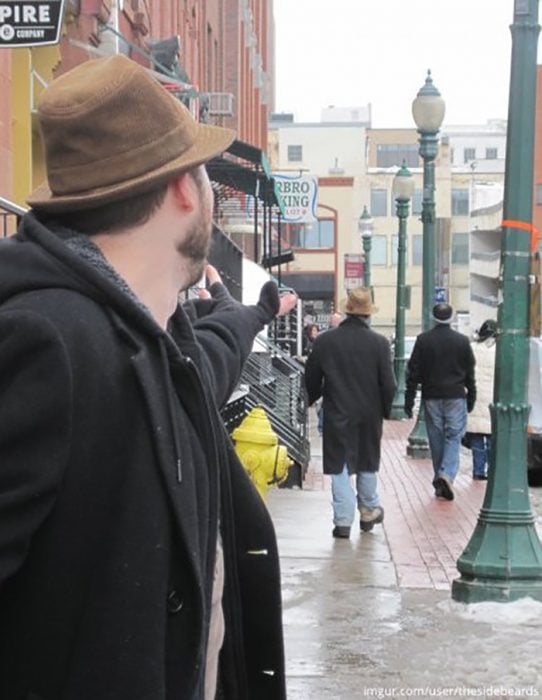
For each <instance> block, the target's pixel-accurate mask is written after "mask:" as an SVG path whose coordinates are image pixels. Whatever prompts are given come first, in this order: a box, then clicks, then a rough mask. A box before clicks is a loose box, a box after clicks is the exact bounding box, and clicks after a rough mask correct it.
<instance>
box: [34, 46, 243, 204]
mask: <svg viewBox="0 0 542 700" xmlns="http://www.w3.org/2000/svg"><path fill="white" fill-rule="evenodd" d="M38 118H39V124H40V130H41V135H42V140H43V145H44V148H45V162H46V169H47V182H46V183H44V184H43V185H41V186H40V187H38V188H37V189H36V190H34V192H32V193H31V195H30V196H29V197H28V199H27V202H28V204H30V206H32V207H34V208H36V209H43V210H47V211H51V212H61V211H70V210H74V209H91V208H93V207H96V206H99V205H100V204H105V203H107V202H113V201H116V200H119V199H124V198H126V197H130V196H132V195H135V194H138V193H141V192H145V191H147V190H149V189H151V188H152V187H153V186H154V185H159V184H161V183H165V182H167V181H168V180H169V179H171V178H173V177H175V175H177V174H178V173H180V172H182V171H184V170H187V169H188V168H191V167H193V166H196V165H199V164H201V163H205V162H206V161H208V160H210V159H211V158H213V157H214V156H216V155H219V154H220V153H222V152H223V151H225V150H226V149H227V148H228V146H229V145H230V144H231V142H232V141H233V139H234V138H235V132H234V131H232V130H231V129H223V128H221V127H217V126H210V125H207V124H199V123H198V122H196V121H195V120H194V119H193V117H192V115H191V114H190V112H189V111H188V110H187V109H186V107H184V105H183V104H181V102H179V100H177V99H175V98H174V97H172V96H171V95H170V94H169V93H168V92H167V91H166V90H165V89H164V88H163V87H162V86H161V85H160V83H159V82H158V81H157V80H156V79H155V78H154V77H153V76H152V75H151V74H150V73H149V72H148V71H147V70H145V69H144V68H142V67H141V66H140V65H138V64H137V63H135V62H134V61H131V60H130V59H128V58H126V57H125V56H113V57H110V58H100V59H97V60H93V61H87V62H85V63H83V64H81V65H79V66H77V67H76V68H74V69H73V70H71V71H69V72H68V73H66V74H64V75H62V76H61V77H59V78H57V79H56V80H54V81H53V82H52V83H51V84H50V85H49V86H48V87H47V88H46V89H45V90H44V92H43V93H42V96H41V99H40V101H39V105H38Z"/></svg>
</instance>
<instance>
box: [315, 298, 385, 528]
mask: <svg viewBox="0 0 542 700" xmlns="http://www.w3.org/2000/svg"><path fill="white" fill-rule="evenodd" d="M342 310H343V311H344V313H346V318H345V320H344V321H342V323H340V324H339V326H338V327H337V328H332V329H330V330H329V331H326V333H322V334H321V335H319V336H318V337H317V338H316V340H315V341H314V346H313V349H312V353H311V354H310V355H309V357H308V359H307V363H306V365H305V384H306V387H307V392H308V395H309V403H310V404H312V403H314V402H315V401H316V400H317V399H319V398H320V396H322V397H323V414H324V433H323V439H324V443H323V449H324V474H331V489H332V498H333V523H334V528H333V532H332V534H333V536H334V537H339V538H348V537H350V528H351V526H352V522H353V520H354V515H355V511H356V503H357V506H358V509H359V513H360V529H361V531H362V532H368V531H370V530H372V529H373V527H374V526H375V525H376V524H377V523H381V522H382V521H383V519H384V509H383V508H382V506H381V505H380V500H379V497H378V490H377V472H378V469H379V466H380V441H381V438H382V420H383V418H387V417H388V416H389V413H390V411H391V404H392V401H393V396H394V393H395V378H394V375H393V370H392V365H391V355H390V344H389V342H388V341H387V340H386V338H384V336H382V335H379V334H378V333H375V332H374V331H372V330H371V328H370V326H369V322H370V318H371V315H372V314H373V313H374V312H375V311H376V310H377V309H376V308H375V307H374V306H373V303H372V299H371V292H370V290H369V289H364V288H361V289H353V290H351V291H350V292H349V294H348V298H347V299H346V302H345V303H344V304H343V309H342ZM351 475H355V477H356V491H355V492H354V490H353V489H352V485H351V479H350V477H351Z"/></svg>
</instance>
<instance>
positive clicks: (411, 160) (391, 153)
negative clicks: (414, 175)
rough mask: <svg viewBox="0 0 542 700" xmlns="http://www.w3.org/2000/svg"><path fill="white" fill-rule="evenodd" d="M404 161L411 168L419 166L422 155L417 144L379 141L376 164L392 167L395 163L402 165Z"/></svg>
mask: <svg viewBox="0 0 542 700" xmlns="http://www.w3.org/2000/svg"><path fill="white" fill-rule="evenodd" d="M403 161H405V162H406V164H407V165H408V166H409V167H410V168H417V167H418V166H419V164H420V157H419V155H418V145H417V144H409V143H378V144H377V145H376V165H377V167H378V168H391V167H392V166H393V165H397V166H401V165H402V164H403Z"/></svg>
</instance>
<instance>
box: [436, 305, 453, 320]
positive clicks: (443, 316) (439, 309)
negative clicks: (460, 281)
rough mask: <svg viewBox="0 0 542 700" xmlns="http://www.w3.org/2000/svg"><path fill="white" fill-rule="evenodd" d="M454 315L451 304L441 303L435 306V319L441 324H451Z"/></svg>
mask: <svg viewBox="0 0 542 700" xmlns="http://www.w3.org/2000/svg"><path fill="white" fill-rule="evenodd" d="M453 315H454V310H453V309H452V307H451V306H450V304H446V303H444V302H441V303H440V304H435V306H433V318H434V319H435V321H439V322H440V323H449V321H451V319H452V316H453Z"/></svg>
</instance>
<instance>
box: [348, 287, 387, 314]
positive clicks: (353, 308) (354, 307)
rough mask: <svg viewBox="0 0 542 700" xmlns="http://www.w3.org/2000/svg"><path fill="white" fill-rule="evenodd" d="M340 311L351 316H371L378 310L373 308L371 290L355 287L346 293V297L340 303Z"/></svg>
mask: <svg viewBox="0 0 542 700" xmlns="http://www.w3.org/2000/svg"><path fill="white" fill-rule="evenodd" d="M341 311H342V312H343V313H345V314H350V315H351V316H371V314H374V313H376V312H377V311H378V308H377V307H376V306H373V299H372V295H371V290H370V289H367V287H357V288H356V289H350V290H349V291H348V296H347V297H346V299H343V300H342V302H341Z"/></svg>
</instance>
